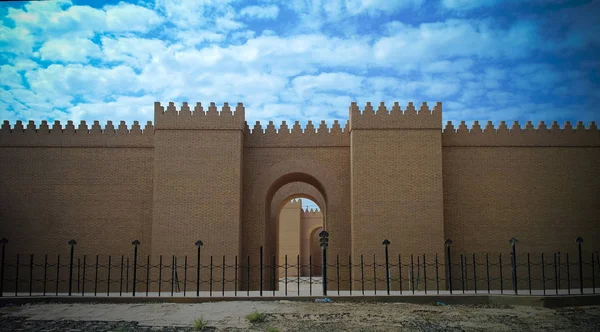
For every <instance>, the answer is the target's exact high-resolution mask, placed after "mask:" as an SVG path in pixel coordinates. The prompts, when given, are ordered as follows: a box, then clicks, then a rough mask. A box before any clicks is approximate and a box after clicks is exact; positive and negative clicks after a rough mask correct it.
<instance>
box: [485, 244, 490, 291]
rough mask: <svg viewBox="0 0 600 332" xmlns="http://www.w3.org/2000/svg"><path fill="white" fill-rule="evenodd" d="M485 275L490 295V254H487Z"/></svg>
mask: <svg viewBox="0 0 600 332" xmlns="http://www.w3.org/2000/svg"><path fill="white" fill-rule="evenodd" d="M485 275H486V279H487V291H488V294H490V260H489V257H488V254H487V253H486V254H485Z"/></svg>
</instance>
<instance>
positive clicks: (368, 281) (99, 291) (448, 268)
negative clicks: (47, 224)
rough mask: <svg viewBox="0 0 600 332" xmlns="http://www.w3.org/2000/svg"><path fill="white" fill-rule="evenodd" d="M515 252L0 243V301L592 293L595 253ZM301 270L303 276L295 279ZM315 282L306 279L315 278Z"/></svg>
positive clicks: (599, 259)
mask: <svg viewBox="0 0 600 332" xmlns="http://www.w3.org/2000/svg"><path fill="white" fill-rule="evenodd" d="M580 239H581V238H578V239H577V251H576V255H575V256H576V257H573V255H571V256H569V252H568V251H567V252H564V251H563V252H562V253H561V252H552V253H520V254H517V251H516V243H517V242H516V240H515V239H511V251H510V252H509V253H469V254H466V253H460V254H457V253H452V250H451V244H452V242H451V241H446V250H445V252H444V253H443V254H432V255H426V254H419V255H415V254H411V255H400V254H398V255H397V257H395V255H390V253H389V250H388V247H389V245H390V242H389V241H387V240H385V241H384V242H383V245H384V252H383V253H384V255H383V256H384V259H383V261H382V259H381V256H379V257H380V258H379V260H377V258H378V255H377V254H373V255H371V254H370V255H368V256H367V255H360V256H356V257H353V256H351V255H348V256H343V257H342V256H340V255H339V254H336V255H334V256H330V257H329V258H328V257H327V241H321V245H322V246H321V247H322V252H321V255H320V257H318V258H317V257H313V256H309V257H308V262H307V263H308V264H304V263H302V261H301V259H300V258H301V257H300V256H299V255H297V256H295V257H288V256H287V255H285V256H283V257H282V261H281V262H278V259H277V257H276V256H275V255H268V256H267V255H265V254H264V252H263V250H262V247H261V248H260V251H259V253H258V257H256V256H255V257H251V256H246V257H243V258H242V257H238V256H231V257H227V256H214V255H204V256H202V255H201V247H202V245H203V244H202V242H201V241H198V242H196V246H197V253H196V254H195V255H193V256H195V257H188V255H184V256H175V255H171V256H162V255H160V256H158V257H150V256H149V255H145V256H143V257H142V256H141V255H139V254H138V246H139V245H140V242H139V241H134V242H133V243H132V244H133V245H134V250H133V256H129V255H120V256H113V255H82V256H77V255H76V250H75V247H76V244H77V242H76V241H74V240H71V241H70V242H69V245H70V251H69V254H68V257H66V259H65V257H64V256H61V255H47V254H46V255H34V254H29V255H19V254H16V255H14V257H12V256H11V257H7V256H6V252H5V249H6V246H7V243H8V241H6V239H2V241H1V243H2V257H1V262H0V296H46V295H54V296H62V295H66V296H77V295H80V296H140V295H142V296H164V295H165V294H167V295H169V296H197V297H199V296H208V297H210V296H234V297H235V296H322V295H361V296H362V295H416V294H425V295H429V294H513V295H515V294H516V295H560V294H595V293H596V283H597V281H599V280H597V276H600V256H599V254H598V252H597V251H594V252H586V253H584V252H582V248H581V244H582V240H580ZM305 270H308V274H307V275H303V271H305ZM315 270H320V271H321V272H322V273H321V275H318V276H315V275H314V273H313V272H314V271H315Z"/></svg>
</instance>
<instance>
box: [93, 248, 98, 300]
mask: <svg viewBox="0 0 600 332" xmlns="http://www.w3.org/2000/svg"><path fill="white" fill-rule="evenodd" d="M97 295H98V255H96V273H95V276H94V296H97Z"/></svg>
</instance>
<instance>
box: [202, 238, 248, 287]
mask: <svg viewBox="0 0 600 332" xmlns="http://www.w3.org/2000/svg"><path fill="white" fill-rule="evenodd" d="M203 245H204V243H202V241H200V240H198V241H196V247H197V248H198V249H197V250H198V252H197V254H196V296H200V248H202V246H203ZM248 278H250V276H248Z"/></svg>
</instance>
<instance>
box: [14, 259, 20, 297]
mask: <svg viewBox="0 0 600 332" xmlns="http://www.w3.org/2000/svg"><path fill="white" fill-rule="evenodd" d="M19 265H20V262H19V254H17V265H16V268H15V296H18V295H19Z"/></svg>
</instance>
